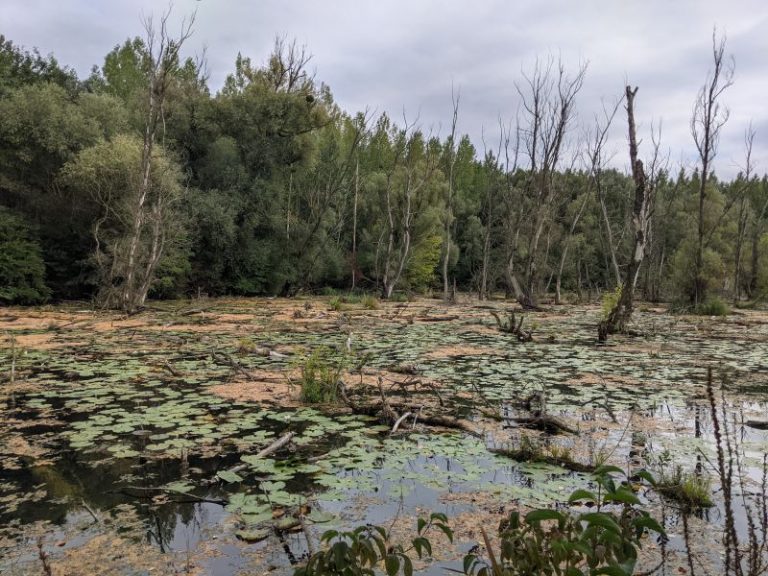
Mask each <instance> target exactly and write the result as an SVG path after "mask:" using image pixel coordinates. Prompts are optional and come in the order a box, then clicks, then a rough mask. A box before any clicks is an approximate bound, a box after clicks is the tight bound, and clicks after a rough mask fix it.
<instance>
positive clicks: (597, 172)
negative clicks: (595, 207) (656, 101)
mask: <svg viewBox="0 0 768 576" xmlns="http://www.w3.org/2000/svg"><path fill="white" fill-rule="evenodd" d="M622 101H623V98H621V99H619V100H618V101H617V102H616V104H615V105H614V107H613V108H612V109H610V110H609V109H607V108H605V106H604V107H603V119H602V121H601V119H600V118H599V117H597V116H596V117H595V129H594V132H593V133H592V134H590V135H589V137H588V153H589V159H588V161H589V179H590V188H592V189H594V190H595V192H596V194H597V197H598V199H599V200H600V205H601V207H602V212H603V216H604V218H605V224H606V228H607V229H608V244H609V246H610V251H611V261H612V263H613V267H614V271H615V274H616V278H617V279H616V282H617V284H618V283H619V282H621V278H620V276H619V266H618V264H617V262H616V249H615V247H614V243H613V238H612V235H611V230H610V221H609V220H608V212H607V210H606V209H605V200H604V195H603V191H602V179H601V175H602V171H603V168H604V166H605V163H606V161H607V158H606V155H605V153H604V148H605V143H606V141H607V139H608V131H609V130H610V127H611V124H612V123H613V119H614V117H615V116H616V112H617V111H618V109H619V106H621V103H622ZM590 192H591V190H590V189H588V190H587V191H586V192H585V193H584V198H583V199H582V201H581V204H580V205H579V209H578V210H577V212H576V214H575V215H574V216H573V219H572V220H571V226H570V228H569V229H568V235H567V237H566V239H565V242H564V243H563V250H562V252H561V253H560V264H559V266H558V268H557V278H556V280H555V303H556V304H560V303H561V301H562V297H561V294H560V288H561V281H562V277H563V269H564V268H565V262H566V259H567V257H568V250H569V248H570V245H571V239H572V238H573V235H574V233H575V231H576V227H577V226H578V224H579V220H580V219H581V216H582V214H583V213H584V208H585V207H586V205H587V202H588V201H589V196H590Z"/></svg>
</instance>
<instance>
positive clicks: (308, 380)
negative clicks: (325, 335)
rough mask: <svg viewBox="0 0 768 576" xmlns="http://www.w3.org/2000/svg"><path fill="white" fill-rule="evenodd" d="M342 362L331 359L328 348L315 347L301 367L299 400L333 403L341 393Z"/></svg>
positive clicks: (310, 402)
mask: <svg viewBox="0 0 768 576" xmlns="http://www.w3.org/2000/svg"><path fill="white" fill-rule="evenodd" d="M343 371H344V362H343V361H342V360H338V359H336V360H335V359H333V358H332V357H331V351H330V349H329V348H326V347H321V348H318V349H316V350H315V351H314V352H312V354H311V355H310V356H309V358H307V360H306V362H305V363H304V365H303V366H302V367H301V380H300V382H299V384H300V387H301V400H302V402H306V403H307V404H334V403H336V402H337V401H338V400H339V396H340V394H341V388H340V387H341V386H342V384H341V380H340V379H341V374H342V373H343Z"/></svg>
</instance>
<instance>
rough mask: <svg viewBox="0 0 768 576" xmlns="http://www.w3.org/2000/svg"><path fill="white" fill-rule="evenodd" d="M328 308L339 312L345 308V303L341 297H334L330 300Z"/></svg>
mask: <svg viewBox="0 0 768 576" xmlns="http://www.w3.org/2000/svg"><path fill="white" fill-rule="evenodd" d="M328 307H329V308H330V309H331V310H334V311H336V312H338V311H339V310H341V309H342V308H343V307H344V302H343V301H342V299H341V297H339V296H334V297H332V298H331V299H330V300H328Z"/></svg>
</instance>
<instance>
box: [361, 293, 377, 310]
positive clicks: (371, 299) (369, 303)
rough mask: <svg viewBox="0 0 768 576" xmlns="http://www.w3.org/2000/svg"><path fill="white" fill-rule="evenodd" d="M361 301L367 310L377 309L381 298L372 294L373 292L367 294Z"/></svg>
mask: <svg viewBox="0 0 768 576" xmlns="http://www.w3.org/2000/svg"><path fill="white" fill-rule="evenodd" d="M360 303H361V304H362V305H363V308H365V309H366V310H377V309H378V308H379V299H378V298H376V297H375V296H372V295H371V294H366V295H365V296H363V298H362V299H361V300H360Z"/></svg>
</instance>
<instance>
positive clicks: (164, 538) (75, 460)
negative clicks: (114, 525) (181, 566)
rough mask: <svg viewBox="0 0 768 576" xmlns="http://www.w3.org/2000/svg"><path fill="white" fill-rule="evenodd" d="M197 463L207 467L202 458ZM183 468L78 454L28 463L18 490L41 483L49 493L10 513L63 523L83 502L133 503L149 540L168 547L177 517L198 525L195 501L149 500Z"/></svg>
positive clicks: (176, 463)
mask: <svg viewBox="0 0 768 576" xmlns="http://www.w3.org/2000/svg"><path fill="white" fill-rule="evenodd" d="M197 465H198V466H200V467H202V468H207V466H206V465H205V462H202V463H197ZM183 468H184V464H183V463H182V462H181V461H180V460H161V461H152V462H150V461H145V460H144V459H139V461H138V462H137V461H136V460H135V459H114V460H110V461H102V462H100V463H98V464H96V463H95V462H93V461H91V460H89V459H88V458H83V457H82V455H80V454H77V453H71V452H70V453H64V454H62V456H61V457H60V458H59V459H58V460H57V461H56V463H55V464H54V465H52V466H36V467H30V468H27V469H24V470H23V471H21V472H20V473H19V477H18V479H17V482H18V483H19V484H20V485H21V489H22V491H24V492H27V491H30V490H32V489H33V488H34V487H36V486H39V485H43V486H44V488H45V489H46V490H47V492H48V498H47V499H46V500H45V501H42V502H27V503H24V504H23V505H22V506H20V508H19V510H18V511H17V512H16V513H15V514H14V515H15V516H17V517H20V518H23V520H24V522H25V523H31V522H35V521H38V520H47V521H50V522H52V523H54V524H63V523H65V522H66V520H67V516H68V515H69V514H70V513H72V512H76V511H80V510H83V508H84V506H83V503H85V504H86V505H87V506H88V507H89V508H91V509H92V510H94V511H97V512H98V511H103V512H106V511H109V510H112V509H113V508H114V507H115V506H117V505H119V504H131V505H133V506H134V508H135V509H136V511H137V514H138V516H139V518H140V519H141V520H142V521H143V522H144V525H145V528H146V531H145V535H146V538H147V541H148V542H150V543H152V544H154V545H157V546H158V547H159V548H160V550H161V551H163V552H166V551H168V550H169V549H170V548H171V544H172V542H173V540H174V536H175V534H176V529H177V526H178V525H179V522H181V524H183V525H191V526H197V527H198V528H199V527H200V523H199V519H198V518H197V508H196V504H195V503H194V502H187V501H182V502H176V501H174V500H173V499H171V500H169V501H167V502H165V503H160V504H154V503H153V501H152V499H153V498H154V497H155V496H157V495H158V494H162V492H160V491H156V490H154V489H155V488H157V487H158V486H162V485H164V484H167V483H168V482H171V481H175V480H178V479H179V478H180V475H181V473H182V471H183V470H182V469H183ZM118 528H119V527H118Z"/></svg>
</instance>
